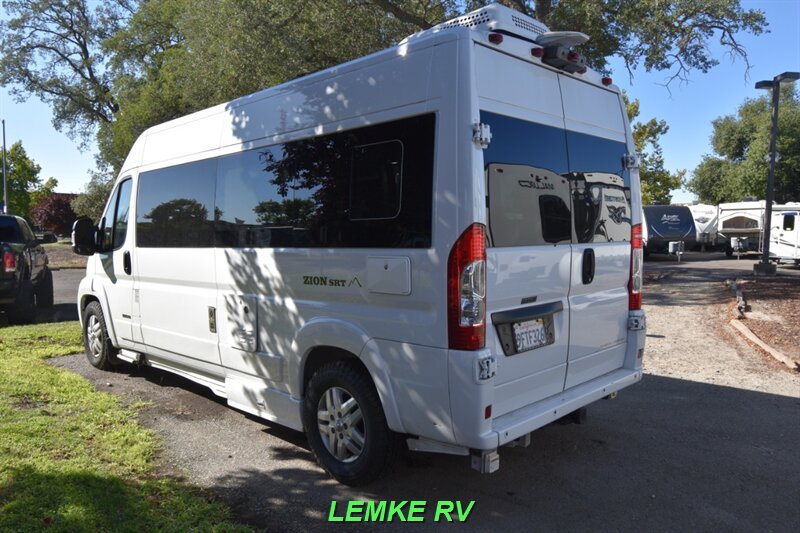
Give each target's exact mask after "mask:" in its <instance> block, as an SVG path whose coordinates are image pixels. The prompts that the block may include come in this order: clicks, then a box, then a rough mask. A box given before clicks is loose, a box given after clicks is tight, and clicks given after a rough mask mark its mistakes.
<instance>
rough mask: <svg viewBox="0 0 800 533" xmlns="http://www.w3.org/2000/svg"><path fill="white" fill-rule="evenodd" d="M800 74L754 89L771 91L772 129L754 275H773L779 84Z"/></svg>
mask: <svg viewBox="0 0 800 533" xmlns="http://www.w3.org/2000/svg"><path fill="white" fill-rule="evenodd" d="M798 78H800V72H784V73H783V74H778V75H777V76H775V78H773V79H772V80H765V81H759V82H757V83H756V89H772V129H771V131H770V136H769V154H768V157H769V173H768V174H767V200H766V204H767V205H766V206H765V208H764V222H763V224H764V242H763V244H764V251H763V254H762V255H761V262H760V263H756V264H755V265H753V272H754V273H755V274H774V273H775V271H776V267H775V265H773V264H771V263H770V262H769V241H770V238H771V230H772V202H773V200H774V198H775V191H774V189H775V162H776V160H777V157H778V154H777V148H776V145H777V143H778V106H779V105H780V99H781V82H782V81H791V80H797V79H798Z"/></svg>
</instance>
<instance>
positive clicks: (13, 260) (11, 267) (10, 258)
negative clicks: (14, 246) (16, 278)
mask: <svg viewBox="0 0 800 533" xmlns="http://www.w3.org/2000/svg"><path fill="white" fill-rule="evenodd" d="M3 269H4V270H5V271H6V272H16V271H17V256H15V255H14V254H12V253H11V252H4V253H3Z"/></svg>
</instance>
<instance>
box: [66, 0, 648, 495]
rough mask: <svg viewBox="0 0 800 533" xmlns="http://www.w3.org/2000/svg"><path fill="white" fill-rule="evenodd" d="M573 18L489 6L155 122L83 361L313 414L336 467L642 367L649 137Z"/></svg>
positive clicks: (491, 444)
mask: <svg viewBox="0 0 800 533" xmlns="http://www.w3.org/2000/svg"><path fill="white" fill-rule="evenodd" d="M585 40H586V36H585V35H582V34H578V33H574V32H566V33H563V32H557V33H553V32H549V31H548V29H547V28H546V27H544V26H543V25H542V24H540V23H539V22H537V21H535V20H533V19H530V18H528V17H526V16H523V15H521V14H520V13H517V12H514V11H512V10H509V9H506V8H504V7H501V6H498V5H492V6H489V7H486V8H483V9H480V10H478V11H475V12H473V13H470V14H468V15H466V16H463V17H460V18H458V19H455V20H453V21H450V22H447V23H444V24H441V25H439V26H437V27H435V28H433V29H431V30H428V31H425V32H422V33H419V34H416V35H413V36H411V37H409V38H408V39H406V40H405V41H403V42H402V43H400V44H399V45H398V46H396V47H394V48H391V49H389V50H385V51H382V52H379V53H376V54H373V55H370V56H367V57H364V58H362V59H358V60H355V61H352V62H350V63H346V64H344V65H340V66H337V67H334V68H331V69H329V70H326V71H323V72H320V73H317V74H313V75H310V76H307V77H305V78H301V79H298V80H294V81H291V82H289V83H286V84H283V85H280V86H277V87H273V88H270V89H266V90H264V91H262V92H259V93H256V94H252V95H250V96H246V97H243V98H240V99H238V100H234V101H231V102H228V103H225V104H222V105H219V106H216V107H213V108H210V109H207V110H204V111H200V112H198V113H194V114H192V115H189V116H186V117H183V118H180V119H177V120H173V121H170V122H167V123H164V124H161V125H159V126H155V127H153V128H150V129H149V130H147V131H145V132H144V133H143V134H142V135H141V136H140V137H139V139H138V140H137V141H136V143H135V145H134V146H133V148H132V150H131V152H130V154H129V156H128V158H127V160H126V161H125V163H124V165H123V168H122V171H121V172H120V174H119V178H118V180H117V182H116V186H115V188H114V190H113V192H112V194H111V197H110V199H109V202H108V205H107V207H106V210H105V213H104V215H103V217H102V220H101V221H100V222H99V224H98V225H97V226H94V225H93V223H92V222H91V221H88V220H86V219H83V220H79V221H77V222H76V225H75V228H74V231H73V243H74V248H75V250H76V251H78V252H79V253H84V254H87V255H91V258H90V259H89V263H88V266H87V271H86V277H85V278H84V279H83V281H82V282H81V284H80V290H79V295H78V306H79V310H80V316H81V320H82V324H83V328H84V338H85V341H86V349H87V355H88V358H89V361H90V362H91V363H92V364H93V365H95V366H97V367H99V368H110V366H111V365H113V364H115V363H116V362H118V361H127V362H132V363H136V364H144V365H150V366H153V367H156V368H160V369H165V370H167V371H169V372H174V373H176V374H179V375H181V376H184V377H186V378H188V379H190V380H193V381H195V382H197V383H200V384H203V385H205V386H207V387H209V388H210V389H211V390H212V391H213V392H214V393H215V394H217V395H219V396H221V397H223V398H226V399H227V402H228V404H229V405H230V406H232V407H235V408H237V409H240V410H242V411H245V412H248V413H253V414H255V415H257V416H259V417H263V418H264V419H267V420H269V421H272V422H276V423H279V424H282V425H285V426H288V427H290V428H294V429H297V430H302V431H305V432H306V433H307V435H308V440H309V443H310V446H311V448H312V450H313V451H314V454H315V455H316V457H317V458H318V460H319V462H320V464H321V465H322V466H323V467H324V468H325V469H326V470H327V471H329V472H330V473H331V474H332V475H333V476H334V477H335V478H336V479H338V480H340V481H342V482H344V483H348V484H359V483H365V482H367V481H369V480H371V479H373V478H375V477H376V476H378V475H380V474H381V473H382V472H383V471H384V470H385V468H386V466H387V465H388V464H389V463H390V461H391V459H392V456H393V453H394V451H395V450H397V447H398V446H399V445H402V444H403V443H406V444H407V445H408V446H409V447H410V448H411V449H413V450H422V451H432V452H441V453H449V454H458V455H464V456H471V457H472V461H471V462H472V465H473V467H475V468H477V469H478V470H480V471H482V472H491V471H494V470H496V469H497V468H498V467H499V455H498V448H499V447H501V446H503V445H507V444H511V443H524V442H525V441H526V440H529V439H527V437H528V435H529V434H530V433H531V432H532V431H533V430H535V429H537V428H540V427H542V426H544V425H546V424H548V423H550V422H552V421H554V420H556V419H559V418H562V417H564V416H566V415H569V414H570V413H574V412H576V411H578V410H580V409H582V408H583V407H584V406H586V405H587V404H590V403H592V402H594V401H596V400H599V399H601V398H604V397H608V396H610V395H613V394H614V393H616V392H617V391H619V390H620V389H622V388H624V387H627V386H629V385H632V384H633V383H635V382H637V381H639V380H640V379H641V376H642V371H641V364H642V355H643V351H644V343H645V317H644V313H643V312H642V310H641V284H642V246H641V213H642V206H641V199H640V198H641V196H640V189H639V174H638V168H637V164H638V163H637V161H638V158H637V157H636V156H635V155H634V145H633V141H632V138H631V130H630V127H629V125H628V123H627V120H626V115H625V106H624V105H623V104H622V101H621V99H620V94H619V90H618V89H617V88H616V87H615V86H613V85H612V84H611V80H610V79H608V78H603V77H602V76H601V75H600V74H598V73H596V72H593V71H592V70H589V69H587V68H586V67H585V65H584V64H583V60H582V59H581V57H580V56H579V54H578V53H577V52H575V51H574V50H573V48H572V47H573V46H575V45H578V44H580V43H582V42H584V41H585Z"/></svg>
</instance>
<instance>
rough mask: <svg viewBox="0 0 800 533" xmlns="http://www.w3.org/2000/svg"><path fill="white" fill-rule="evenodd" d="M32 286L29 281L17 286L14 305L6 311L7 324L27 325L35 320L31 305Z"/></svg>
mask: <svg viewBox="0 0 800 533" xmlns="http://www.w3.org/2000/svg"><path fill="white" fill-rule="evenodd" d="M33 302H34V296H33V285H32V284H31V280H29V279H26V280H24V281H21V282H20V284H19V292H18V293H17V299H16V301H15V302H14V305H13V306H12V307H10V308H9V309H8V310H7V311H6V316H7V318H8V323H9V324H12V325H16V324H29V323H31V322H33V321H34V319H35V318H36V308H35V307H34V305H33Z"/></svg>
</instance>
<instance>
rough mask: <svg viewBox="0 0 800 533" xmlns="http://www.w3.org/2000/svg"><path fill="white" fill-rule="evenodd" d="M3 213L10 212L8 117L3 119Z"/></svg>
mask: <svg viewBox="0 0 800 533" xmlns="http://www.w3.org/2000/svg"><path fill="white" fill-rule="evenodd" d="M3 213H4V214H6V215H7V214H8V178H7V177H6V119H3Z"/></svg>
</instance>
